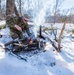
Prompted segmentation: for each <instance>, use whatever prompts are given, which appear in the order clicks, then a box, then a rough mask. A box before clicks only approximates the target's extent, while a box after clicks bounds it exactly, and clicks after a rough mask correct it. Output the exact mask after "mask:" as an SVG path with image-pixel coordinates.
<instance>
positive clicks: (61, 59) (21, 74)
mask: <svg viewBox="0 0 74 75" xmlns="http://www.w3.org/2000/svg"><path fill="white" fill-rule="evenodd" d="M54 26H55V27H56V28H58V34H57V36H58V35H59V32H60V28H61V27H62V24H56V25H54ZM73 28H74V25H70V24H67V25H66V29H65V31H64V35H63V39H62V43H61V46H62V48H61V53H57V52H56V51H54V50H53V49H54V48H53V46H52V45H51V43H50V41H47V44H46V47H45V51H42V50H41V51H32V52H29V53H25V52H24V53H23V56H22V55H21V56H22V57H24V59H25V60H22V59H19V58H17V56H16V55H13V54H11V53H10V52H5V51H2V50H1V49H0V57H1V58H0V75H74V41H73V40H74V39H73V38H72V37H71V36H70V34H71V32H70V31H71V30H72V29H73ZM0 33H1V34H3V35H4V36H3V37H2V38H0V44H1V43H6V42H8V41H10V40H12V39H11V37H10V34H9V30H8V28H6V29H3V30H0ZM6 35H8V36H6ZM47 36H48V35H47ZM50 36H51V37H50ZM50 36H49V37H50V38H53V35H50ZM2 56H3V58H2Z"/></svg>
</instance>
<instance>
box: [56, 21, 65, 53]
mask: <svg viewBox="0 0 74 75" xmlns="http://www.w3.org/2000/svg"><path fill="white" fill-rule="evenodd" d="M65 25H66V22H64V25H63V27H62V29H61V33H60V35H59V40H58V49H57V51H58V52H61V51H60V48H61V47H60V44H61V39H62V34H63V31H64V29H65Z"/></svg>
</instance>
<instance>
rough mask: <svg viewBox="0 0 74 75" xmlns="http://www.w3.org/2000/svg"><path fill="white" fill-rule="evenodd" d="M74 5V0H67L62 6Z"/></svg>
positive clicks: (70, 6)
mask: <svg viewBox="0 0 74 75" xmlns="http://www.w3.org/2000/svg"><path fill="white" fill-rule="evenodd" d="M72 7H74V0H65V1H64V2H63V4H62V8H64V9H65V8H67V9H68V8H72Z"/></svg>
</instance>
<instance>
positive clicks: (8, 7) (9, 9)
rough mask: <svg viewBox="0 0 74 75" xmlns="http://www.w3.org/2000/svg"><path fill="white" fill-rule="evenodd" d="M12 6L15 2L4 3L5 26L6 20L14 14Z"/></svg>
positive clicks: (10, 0) (12, 0)
mask: <svg viewBox="0 0 74 75" xmlns="http://www.w3.org/2000/svg"><path fill="white" fill-rule="evenodd" d="M14 5H15V0H7V1H6V23H7V24H9V23H8V20H9V19H10V17H11V16H12V15H13V14H14Z"/></svg>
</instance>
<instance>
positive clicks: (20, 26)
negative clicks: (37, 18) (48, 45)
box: [8, 14, 30, 39]
mask: <svg viewBox="0 0 74 75" xmlns="http://www.w3.org/2000/svg"><path fill="white" fill-rule="evenodd" d="M28 20H29V16H28V15H27V14H25V15H24V17H11V18H10V19H9V25H8V27H9V28H10V34H11V36H12V38H13V39H16V38H19V39H22V38H24V36H23V31H24V30H25V31H26V32H27V34H28V35H29V36H30V32H29V27H28V23H27V22H28Z"/></svg>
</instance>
